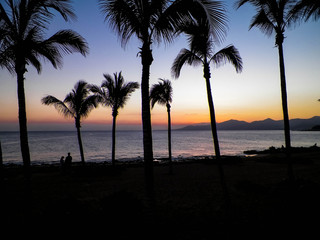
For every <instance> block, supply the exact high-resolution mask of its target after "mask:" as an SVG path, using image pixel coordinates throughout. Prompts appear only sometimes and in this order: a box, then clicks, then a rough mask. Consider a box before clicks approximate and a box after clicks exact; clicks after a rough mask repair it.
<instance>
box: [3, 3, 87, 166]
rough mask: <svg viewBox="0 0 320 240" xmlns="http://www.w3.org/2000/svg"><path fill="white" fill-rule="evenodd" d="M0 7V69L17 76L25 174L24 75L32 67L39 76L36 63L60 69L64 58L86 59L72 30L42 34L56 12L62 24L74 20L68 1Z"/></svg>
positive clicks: (84, 49)
mask: <svg viewBox="0 0 320 240" xmlns="http://www.w3.org/2000/svg"><path fill="white" fill-rule="evenodd" d="M6 3H7V5H8V6H7V8H5V7H4V6H3V4H2V3H0V66H1V67H2V68H6V69H7V70H8V71H9V72H10V73H12V74H15V75H16V76H17V88H18V106H19V126H20V146H21V153H22V159H23V164H24V167H25V169H26V170H27V172H28V171H29V166H30V152H29V144H28V131H27V115H26V100H25V91H24V80H25V77H24V74H25V72H27V66H28V65H32V66H33V67H35V68H36V70H37V71H38V73H41V69H42V66H41V62H40V59H41V58H44V59H47V60H49V62H51V64H52V65H53V67H55V68H58V67H62V57H63V55H64V54H69V53H72V52H80V53H81V54H82V55H84V56H85V55H86V53H87V52H88V46H87V43H86V42H85V40H84V39H83V38H82V37H81V36H80V35H78V34H77V33H76V32H74V31H72V30H61V31H59V32H57V33H55V34H54V35H53V36H51V37H49V38H47V39H46V38H45V30H47V28H48V24H49V22H50V20H52V18H53V16H54V14H53V13H52V12H51V10H55V11H57V12H58V13H59V14H60V15H61V16H62V17H63V18H64V19H65V20H66V21H67V20H69V19H70V18H75V15H74V13H73V10H72V8H71V5H70V1H69V0H41V1H39V0H20V1H19V0H16V1H14V0H7V1H6Z"/></svg>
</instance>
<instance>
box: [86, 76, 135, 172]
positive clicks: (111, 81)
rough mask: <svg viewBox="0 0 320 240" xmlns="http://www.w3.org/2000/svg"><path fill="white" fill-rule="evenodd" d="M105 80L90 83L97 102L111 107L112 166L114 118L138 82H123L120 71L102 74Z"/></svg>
mask: <svg viewBox="0 0 320 240" xmlns="http://www.w3.org/2000/svg"><path fill="white" fill-rule="evenodd" d="M103 76H104V78H105V80H104V81H103V82H102V84H101V87H99V86H96V85H92V86H91V88H90V89H91V91H92V92H93V93H94V94H95V95H96V96H97V97H98V102H100V103H102V104H103V105H104V106H110V107H112V117H113V121H112V166H115V151H116V119H117V116H118V114H119V108H123V107H124V105H125V104H126V102H127V101H128V99H129V96H130V95H131V93H133V92H134V91H135V90H136V89H137V88H139V84H138V83H137V82H129V83H125V81H124V78H123V76H122V74H121V72H120V73H119V74H118V73H114V74H113V77H112V76H111V75H109V74H104V75H103Z"/></svg>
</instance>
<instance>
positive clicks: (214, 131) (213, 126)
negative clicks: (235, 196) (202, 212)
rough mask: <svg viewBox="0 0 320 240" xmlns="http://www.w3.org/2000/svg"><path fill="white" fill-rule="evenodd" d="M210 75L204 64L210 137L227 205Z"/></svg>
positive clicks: (226, 191) (227, 197)
mask: <svg viewBox="0 0 320 240" xmlns="http://www.w3.org/2000/svg"><path fill="white" fill-rule="evenodd" d="M210 75H211V74H210V67H209V64H204V77H205V79H206V86H207V97H208V104H209V111H210V122H211V132H212V137H213V144H214V150H215V153H216V159H217V163H218V169H219V175H220V182H221V185H222V190H223V192H224V197H225V201H226V204H227V206H228V205H229V193H228V188H227V185H226V181H225V176H224V170H223V167H222V161H221V155H220V147H219V140H218V133H217V124H216V116H215V110H214V105H213V98H212V93H211V85H210Z"/></svg>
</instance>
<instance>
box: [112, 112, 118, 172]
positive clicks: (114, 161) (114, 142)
mask: <svg viewBox="0 0 320 240" xmlns="http://www.w3.org/2000/svg"><path fill="white" fill-rule="evenodd" d="M116 118H117V115H114V116H113V120H112V160H111V161H112V166H113V167H114V166H115V164H116V158H115V156H116Z"/></svg>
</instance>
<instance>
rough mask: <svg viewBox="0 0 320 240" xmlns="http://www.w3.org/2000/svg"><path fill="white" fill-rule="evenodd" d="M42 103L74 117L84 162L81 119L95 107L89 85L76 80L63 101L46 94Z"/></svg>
mask: <svg viewBox="0 0 320 240" xmlns="http://www.w3.org/2000/svg"><path fill="white" fill-rule="evenodd" d="M41 102H42V104H45V105H53V106H54V107H55V109H56V110H57V111H58V112H59V113H60V114H62V115H63V116H64V117H66V118H74V120H75V126H76V129H77V134H78V143H79V149H80V156H81V162H82V164H84V163H85V159H84V154H83V146H82V140H81V132H80V128H81V120H82V119H83V118H86V117H88V115H89V113H90V112H91V110H93V109H94V108H96V107H97V96H95V95H90V89H89V85H88V83H87V82H85V81H82V80H80V81H78V82H77V83H76V84H75V85H74V88H73V89H72V91H71V92H70V93H68V94H67V95H66V97H65V99H64V100H63V101H61V100H59V99H57V98H56V97H54V96H51V95H47V96H46V97H43V98H42V99H41Z"/></svg>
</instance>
